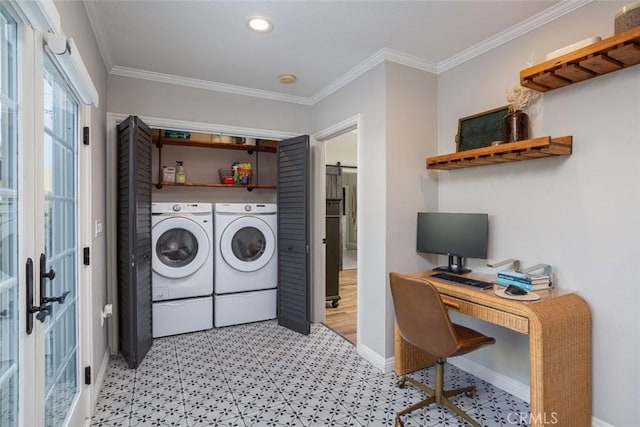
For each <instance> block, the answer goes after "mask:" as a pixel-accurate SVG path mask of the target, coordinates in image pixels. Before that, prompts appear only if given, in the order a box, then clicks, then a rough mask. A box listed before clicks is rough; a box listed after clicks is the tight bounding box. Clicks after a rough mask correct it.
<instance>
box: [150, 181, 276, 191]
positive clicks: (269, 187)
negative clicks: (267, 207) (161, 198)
mask: <svg viewBox="0 0 640 427" xmlns="http://www.w3.org/2000/svg"><path fill="white" fill-rule="evenodd" d="M152 184H153V185H155V186H158V185H160V186H162V187H165V186H166V187H209V188H246V189H254V188H257V189H267V190H275V189H276V188H277V187H276V186H275V185H263V184H260V185H240V184H215V183H204V182H185V183H184V184H173V183H164V182H153V183H152Z"/></svg>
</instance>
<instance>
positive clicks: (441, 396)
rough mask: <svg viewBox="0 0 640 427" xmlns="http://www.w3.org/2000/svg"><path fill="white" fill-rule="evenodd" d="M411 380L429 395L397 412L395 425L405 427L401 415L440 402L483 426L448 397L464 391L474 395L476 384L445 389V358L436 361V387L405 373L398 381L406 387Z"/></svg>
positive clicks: (465, 418) (468, 419)
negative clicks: (428, 385) (433, 387)
mask: <svg viewBox="0 0 640 427" xmlns="http://www.w3.org/2000/svg"><path fill="white" fill-rule="evenodd" d="M407 382H409V383H410V384H411V385H413V386H415V387H416V388H419V389H420V390H422V391H424V392H425V393H426V394H427V395H428V396H429V397H428V398H426V399H425V400H422V401H420V402H418V403H416V404H415V405H411V406H409V407H408V408H406V409H403V410H402V411H400V412H398V413H397V414H396V423H395V424H396V426H395V427H403V426H404V424H403V423H402V420H401V419H400V417H401V416H402V415H406V414H408V413H409V412H413V411H415V410H416V409H420V408H424V407H425V406H429V405H431V404H433V403H438V404H440V405H444V406H446V407H447V408H449V409H450V410H451V411H452V412H455V413H456V415H458V416H460V417H461V418H462V419H464V420H465V421H466V422H468V423H469V424H471V425H472V426H473V427H481V426H480V424H478V423H477V422H476V421H475V420H474V419H473V418H471V417H470V416H469V415H467V414H466V413H465V412H464V411H463V410H462V409H460V408H458V407H457V406H456V405H455V404H454V403H453V402H452V401H450V400H449V399H448V398H449V397H451V396H456V395H458V394H461V393H464V394H465V395H466V396H467V397H473V396H475V394H476V388H475V386H470V387H462V388H458V389H455V390H446V391H445V390H444V360H442V359H438V360H437V361H436V388H435V389H432V388H431V387H427V386H426V385H424V384H422V383H420V382H418V381H416V380H414V379H413V378H410V377H408V376H406V375H403V376H402V378H400V380H399V381H398V386H399V387H405V386H406V383H407Z"/></svg>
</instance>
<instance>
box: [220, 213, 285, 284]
mask: <svg viewBox="0 0 640 427" xmlns="http://www.w3.org/2000/svg"><path fill="white" fill-rule="evenodd" d="M275 249H276V238H275V235H274V234H273V230H271V227H269V225H268V224H267V223H266V222H264V221H263V220H261V219H260V218H256V217H242V218H238V219H236V220H235V221H233V222H232V223H231V224H229V225H228V226H227V228H225V229H224V231H223V232H222V238H221V239H220V253H221V254H222V257H223V258H224V260H225V262H226V263H227V264H228V265H229V266H231V267H232V268H234V269H236V270H238V271H244V272H249V271H257V270H260V269H261V268H262V267H264V266H265V265H267V263H268V262H269V260H271V258H272V257H273V256H274V253H275Z"/></svg>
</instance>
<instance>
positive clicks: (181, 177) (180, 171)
mask: <svg viewBox="0 0 640 427" xmlns="http://www.w3.org/2000/svg"><path fill="white" fill-rule="evenodd" d="M176 163H177V164H178V167H177V168H176V184H184V183H185V182H186V181H187V175H186V174H185V173H184V166H182V162H181V161H180V160H177V161H176Z"/></svg>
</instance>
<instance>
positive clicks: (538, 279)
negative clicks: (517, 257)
mask: <svg viewBox="0 0 640 427" xmlns="http://www.w3.org/2000/svg"><path fill="white" fill-rule="evenodd" d="M496 283H497V284H498V285H503V286H509V285H515V286H519V287H521V288H522V289H524V290H527V291H542V290H544V289H549V288H551V286H552V283H551V275H549V274H533V273H522V272H519V271H515V270H505V271H501V272H499V273H498V277H497V279H496Z"/></svg>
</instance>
